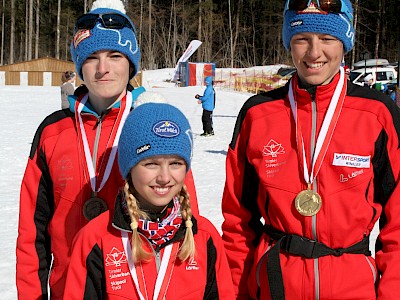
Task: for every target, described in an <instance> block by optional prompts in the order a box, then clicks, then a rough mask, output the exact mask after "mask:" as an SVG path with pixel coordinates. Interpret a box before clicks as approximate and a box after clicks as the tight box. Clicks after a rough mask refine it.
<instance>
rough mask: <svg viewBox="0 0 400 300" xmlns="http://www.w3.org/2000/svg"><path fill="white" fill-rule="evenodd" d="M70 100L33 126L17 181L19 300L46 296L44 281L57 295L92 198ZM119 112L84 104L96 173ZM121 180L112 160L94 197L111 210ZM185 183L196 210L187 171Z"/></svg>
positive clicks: (58, 296)
mask: <svg viewBox="0 0 400 300" xmlns="http://www.w3.org/2000/svg"><path fill="white" fill-rule="evenodd" d="M143 91H144V89H143V88H139V89H135V90H133V91H132V99H133V101H135V99H136V98H137V97H138V96H139V94H141V93H142V92H143ZM81 97H83V95H82V96H81ZM70 99H71V101H70V102H73V103H72V104H71V105H70V107H71V109H64V110H59V111H56V112H54V113H53V114H51V115H49V116H48V117H47V118H46V119H45V120H44V121H43V122H42V123H41V125H40V126H39V128H38V129H37V131H36V134H35V137H34V139H33V143H32V148H31V152H30V155H29V159H28V163H27V166H26V170H25V174H24V178H23V180H22V185H21V193H20V212H19V225H18V239H17V249H16V255H17V264H16V284H17V290H18V298H19V299H39V298H43V299H44V298H46V299H47V297H48V283H49V285H50V293H51V299H62V294H63V292H64V284H65V277H66V270H67V267H68V263H69V258H70V255H71V253H70V251H71V245H72V241H73V239H74V237H75V235H76V233H77V232H78V231H79V230H80V229H81V228H82V227H83V226H84V225H86V224H87V223H88V220H86V218H85V217H84V215H83V206H84V204H85V202H86V201H87V200H88V199H89V198H91V197H92V196H91V187H90V178H89V176H88V175H87V171H86V161H85V157H84V153H83V152H82V151H81V145H80V144H81V143H80V140H79V138H78V133H77V126H79V124H76V122H75V113H74V107H75V106H74V102H75V101H77V99H76V97H72V98H71V96H70ZM119 110H120V108H119V103H117V104H116V105H115V106H114V107H113V108H112V109H110V110H109V112H108V113H107V114H104V115H102V116H98V115H97V114H96V113H95V112H94V111H93V110H92V109H91V107H90V104H89V103H88V102H87V103H86V107H85V108H84V109H83V111H82V114H81V116H82V120H83V123H84V127H85V131H86V135H87V139H88V143H89V147H90V150H91V153H93V152H94V150H93V148H94V144H95V140H96V138H97V140H98V146H97V156H96V158H95V159H96V165H97V166H100V167H99V168H100V172H102V170H103V171H104V168H101V166H102V159H103V157H104V155H105V153H106V151H110V147H111V146H112V145H111V144H110V145H109V146H108V148H107V141H108V137H109V136H110V133H111V130H112V129H113V126H114V124H115V120H116V118H117V115H118V112H119ZM96 135H97V137H96ZM104 165H105V163H103V167H104ZM99 168H98V169H97V174H96V175H97V176H98V175H99V174H98V171H99ZM123 184H124V181H123V179H122V177H121V175H120V172H119V168H118V159H117V158H116V159H115V160H114V164H113V166H112V170H111V173H110V176H109V178H108V180H107V181H106V183H105V185H104V187H103V188H102V189H101V190H100V191H99V193H98V194H97V197H99V198H101V199H103V200H104V201H105V202H106V203H107V207H108V208H110V209H111V210H112V209H113V205H114V201H115V197H116V195H117V193H118V190H119V188H120V187H121V186H123ZM185 184H186V185H187V188H188V192H189V193H190V195H191V204H192V207H193V212H194V214H198V208H197V200H196V191H195V187H194V181H193V176H192V173H191V171H189V173H188V175H187V177H186V180H185Z"/></svg>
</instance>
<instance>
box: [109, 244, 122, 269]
mask: <svg viewBox="0 0 400 300" xmlns="http://www.w3.org/2000/svg"><path fill="white" fill-rule="evenodd" d="M126 262H127V260H126V255H125V252H124V251H119V250H118V249H117V248H115V247H113V248H112V250H111V252H110V253H108V254H107V258H106V266H112V265H114V266H116V267H119V266H121V264H124V263H126Z"/></svg>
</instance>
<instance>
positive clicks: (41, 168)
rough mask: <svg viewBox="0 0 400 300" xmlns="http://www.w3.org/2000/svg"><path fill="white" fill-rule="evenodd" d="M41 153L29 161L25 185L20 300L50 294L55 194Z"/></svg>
mask: <svg viewBox="0 0 400 300" xmlns="http://www.w3.org/2000/svg"><path fill="white" fill-rule="evenodd" d="M38 152H39V151H38ZM38 152H36V153H35V155H34V157H33V158H30V159H29V160H28V164H27V167H26V170H25V174H24V178H23V181H22V185H21V193H20V210H19V224H18V239H17V249H16V255H17V264H16V284H17V290H18V299H39V298H42V297H43V298H47V293H48V292H47V281H48V276H49V269H50V264H51V245H50V236H49V234H48V232H47V225H48V223H49V221H50V219H51V216H52V205H51V203H52V202H53V198H52V197H53V193H52V189H51V186H52V185H51V180H50V179H49V176H47V175H46V174H47V171H46V170H47V167H46V163H45V159H44V157H43V156H44V154H42V153H38Z"/></svg>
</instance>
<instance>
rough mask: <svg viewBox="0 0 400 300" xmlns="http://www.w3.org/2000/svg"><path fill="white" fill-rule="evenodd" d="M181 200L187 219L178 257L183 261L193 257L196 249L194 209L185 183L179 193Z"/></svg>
mask: <svg viewBox="0 0 400 300" xmlns="http://www.w3.org/2000/svg"><path fill="white" fill-rule="evenodd" d="M179 202H180V204H181V214H182V218H183V220H185V226H186V232H185V238H184V239H183V243H182V246H181V249H180V251H179V255H178V257H179V259H180V260H181V261H185V260H187V259H188V258H189V257H190V258H192V257H193V256H194V254H195V251H196V247H195V243H194V237H193V230H192V227H193V223H192V209H191V207H190V196H189V193H188V192H187V188H186V186H185V185H183V186H182V189H181V192H180V194H179Z"/></svg>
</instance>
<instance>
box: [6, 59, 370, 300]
mask: <svg viewBox="0 0 400 300" xmlns="http://www.w3.org/2000/svg"><path fill="white" fill-rule="evenodd" d="M272 68H274V69H276V68H277V67H276V66H272ZM263 70H264V72H270V71H271V68H265V67H264V68H263ZM172 71H173V69H163V70H156V71H146V72H144V77H143V85H144V86H145V87H146V89H147V90H149V91H153V92H157V93H160V94H162V95H163V96H164V97H165V98H166V99H167V101H168V102H169V103H170V104H173V105H175V106H177V107H178V108H180V109H181V110H182V111H183V112H184V114H185V115H186V116H187V117H188V119H189V122H190V124H191V126H192V130H193V132H194V134H195V135H194V154H193V161H192V170H193V176H194V179H195V184H196V190H197V196H198V199H199V200H198V201H199V209H200V212H201V214H202V215H204V216H205V217H207V218H209V219H210V220H211V221H212V222H213V224H214V225H215V226H216V227H217V229H218V230H219V231H220V232H221V229H220V228H221V224H222V214H221V197H222V191H223V187H224V182H225V158H226V153H227V150H228V145H229V143H230V140H231V137H232V132H233V128H234V125H235V121H236V116H237V114H238V112H239V110H240V108H241V107H242V105H243V103H244V102H245V101H246V99H248V98H249V97H250V96H251V94H249V93H241V92H234V91H232V90H227V89H223V88H218V87H217V88H216V93H217V103H216V108H215V110H214V118H213V121H214V131H215V135H214V136H212V137H201V136H200V135H199V134H200V133H202V123H201V115H202V108H201V105H199V104H197V101H196V99H195V98H194V95H196V94H202V93H203V91H204V87H202V86H196V87H180V88H178V87H176V86H175V85H174V84H173V83H168V82H166V81H165V79H168V78H171V75H172ZM60 107H61V99H60V91H59V87H33V86H0V111H1V112H2V113H3V115H2V117H1V118H0V128H1V131H0V140H1V147H0V162H1V164H0V211H1V215H0V236H1V238H2V240H3V246H2V247H1V248H0V299H5V300H8V299H17V296H16V287H15V244H16V238H17V225H18V211H19V190H20V185H21V180H22V176H23V173H24V170H25V166H26V163H27V159H28V155H29V151H30V146H31V142H32V139H33V136H34V133H35V131H36V128H37V127H38V125H39V124H40V122H41V121H42V120H43V119H44V118H45V117H46V116H47V115H48V114H50V113H52V112H54V111H55V110H58V109H59V108H60ZM374 235H375V236H376V231H375V233H374Z"/></svg>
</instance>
